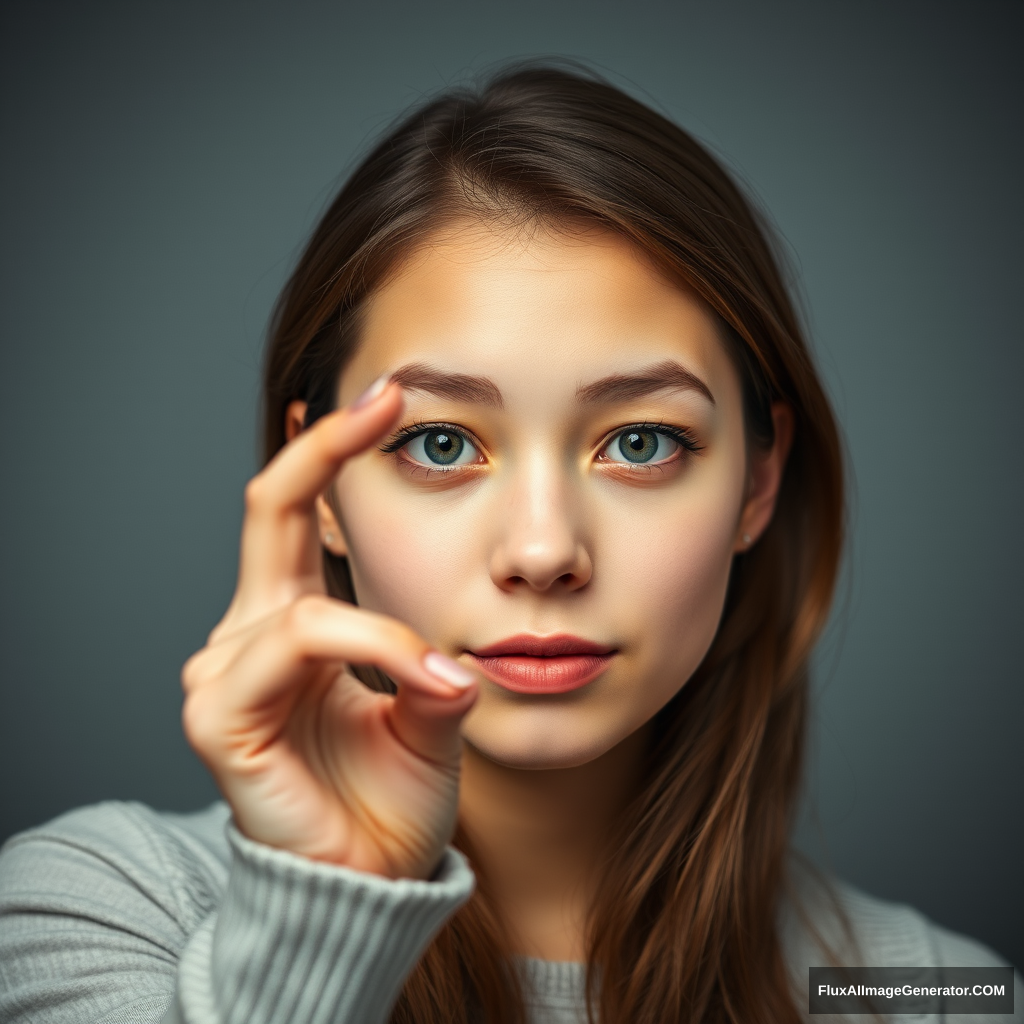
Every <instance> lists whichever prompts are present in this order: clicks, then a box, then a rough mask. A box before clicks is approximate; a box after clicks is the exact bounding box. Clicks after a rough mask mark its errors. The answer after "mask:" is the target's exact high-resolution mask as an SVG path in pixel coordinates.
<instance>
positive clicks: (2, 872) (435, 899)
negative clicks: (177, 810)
mask: <svg viewBox="0 0 1024 1024" xmlns="http://www.w3.org/2000/svg"><path fill="white" fill-rule="evenodd" d="M218 831H219V834H220V836H221V837H222V836H223V831H222V830H218ZM229 839H230V847H228V846H226V845H225V844H224V843H223V839H222V838H221V839H220V845H221V847H223V849H219V850H215V851H213V852H211V850H210V849H207V848H206V846H204V845H203V844H202V843H197V842H195V841H193V840H194V836H190V835H189V833H188V832H187V831H186V830H182V829H179V828H177V827H176V826H175V824H174V821H173V820H172V819H171V817H170V816H163V815H158V814H156V813H154V812H152V811H149V810H148V808H144V807H141V806H139V805H126V804H103V805H98V806H97V807H92V808H85V809H82V810H79V811H75V812H72V813H71V814H70V815H65V816H64V817H63V818H60V819H57V821H55V822H52V823H50V825H47V826H44V827H42V828H40V829H34V830H32V831H31V832H28V833H23V834H22V835H21V836H16V837H15V838H14V839H12V840H11V841H10V842H9V843H8V844H7V846H6V847H5V849H4V852H3V854H2V855H0V1020H3V1021H4V1022H10V1024H15V1022H17V1024H27V1022H34V1024H35V1022H39V1024H41V1022H44V1021H45V1022H46V1024H86V1022H88V1024H157V1022H161V1021H165V1022H167V1024H172V1022H174V1024H179V1022H180V1024H233V1022H235V1021H246V1022H252V1024H262V1022H268V1024H269V1022H271V1021H275V1022H276V1021H289V1022H294V1024H321V1022H328V1021H329V1022H331V1024H354V1022H359V1024H364V1022H366V1024H371V1022H376V1021H384V1020H386V1018H387V1015H388V1012H389V1010H390V1008H391V1006H392V1004H393V1002H394V1000H395V998H396V997H397V995H398V993H399V991H400V990H401V986H402V984H403V982H404V980H405V978H406V976H407V975H408V973H409V971H410V970H411V969H412V968H413V966H414V965H415V963H416V961H417V960H418V958H419V957H420V956H421V955H422V953H423V951H424V949H425V948H426V947H427V945H428V944H429V942H430V940H431V938H432V937H433V935H434V934H435V932H436V931H437V929H438V928H440V927H441V925H442V924H443V923H444V921H445V919H446V918H447V917H448V916H450V915H451V914H452V913H454V912H455V910H457V909H458V907H459V906H460V905H461V904H462V903H464V902H465V900H466V899H468V897H469V895H470V893H471V892H472V888H473V874H472V872H471V871H470V869H469V867H468V865H467V864H466V862H465V860H464V859H463V858H462V856H461V855H460V854H459V853H457V852H456V851H454V850H449V851H447V852H446V854H445V857H444V859H443V861H442V863H441V865H440V867H439V869H438V873H437V875H436V876H435V878H434V879H432V880H431V881H427V882H420V881H413V880H398V881H390V880H388V879H383V878H379V877H377V876H373V875H367V874H363V873H360V872H356V871H351V870H348V869H346V868H341V867H335V866H333V865H326V864H318V863H315V862H313V861H308V860H306V859H304V858H301V857H297V856H294V855H292V854H288V853H285V852H283V851H280V850H273V849H271V848H269V847H265V846H262V845H260V844H258V843H254V842H252V841H250V840H248V839H246V838H245V837H243V836H241V835H240V834H238V833H237V832H235V831H234V830H233V829H229Z"/></svg>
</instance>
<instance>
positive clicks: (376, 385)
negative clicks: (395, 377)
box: [349, 374, 391, 411]
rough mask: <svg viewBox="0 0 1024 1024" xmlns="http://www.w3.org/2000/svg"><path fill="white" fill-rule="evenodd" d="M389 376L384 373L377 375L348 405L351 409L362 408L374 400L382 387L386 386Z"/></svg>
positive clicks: (380, 392) (378, 395) (381, 390)
mask: <svg viewBox="0 0 1024 1024" xmlns="http://www.w3.org/2000/svg"><path fill="white" fill-rule="evenodd" d="M390 379H391V378H390V377H389V376H388V375H387V374H385V375H384V376H383V377H378V378H377V379H376V380H375V381H374V382H373V383H372V384H371V385H370V386H369V387H368V388H367V389H366V390H365V391H364V392H363V393H362V394H361V395H360V396H359V397H358V398H357V399H356V400H355V401H354V402H353V403H352V404H351V405H350V406H349V408H350V409H351V410H353V411H355V410H356V409H363V408H365V407H366V406H368V405H369V404H370V403H371V402H373V401H376V399H378V398H379V397H380V396H381V394H382V393H383V391H384V389H385V388H386V387H387V386H388V381H389V380H390Z"/></svg>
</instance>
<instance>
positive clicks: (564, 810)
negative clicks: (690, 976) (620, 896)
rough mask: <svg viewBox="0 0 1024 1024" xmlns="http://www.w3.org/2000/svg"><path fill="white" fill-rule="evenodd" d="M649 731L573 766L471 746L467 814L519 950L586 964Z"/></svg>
mask: <svg viewBox="0 0 1024 1024" xmlns="http://www.w3.org/2000/svg"><path fill="white" fill-rule="evenodd" d="M648 741H649V729H648V728H646V727H645V728H642V729H639V730H637V732H635V733H633V734H632V735H631V736H629V737H627V738H626V739H625V740H623V741H622V742H621V743H619V744H618V745H617V746H615V747H613V748H612V749H611V750H609V751H608V752H607V753H605V754H603V755H602V756H601V757H598V758H596V759H595V760H593V761H590V762H588V763H587V764H583V765H578V766H576V767H572V768H549V769H534V770H530V769H522V768H510V767H508V766H507V765H502V764H498V763H496V762H495V761H492V760H490V759H489V758H487V757H486V756H485V755H484V754H482V753H480V751H478V750H476V749H475V748H473V747H471V746H469V744H467V745H466V747H465V751H464V754H463V759H462V781H461V787H460V798H459V815H460V819H461V821H462V826H463V829H464V830H465V832H466V833H467V835H468V837H469V839H470V841H471V842H472V844H473V849H474V853H475V855H476V857H477V860H478V861H479V867H480V869H481V871H482V873H483V874H484V875H485V876H486V879H487V886H488V889H489V891H490V893H491V896H492V898H493V899H494V901H495V903H496V904H497V909H498V911H499V912H500V913H501V915H502V917H503V918H504V921H505V924H506V926H507V927H508V929H509V938H510V941H511V946H512V952H514V953H519V954H522V955H526V956H536V957H541V958H543V959H548V960H583V959H585V954H586V950H585V945H586V941H585V928H586V916H587V911H588V909H589V906H590V903H591V901H592V899H593V896H594V883H595V877H596V873H595V869H596V867H597V866H598V864H599V861H600V859H601V857H602V855H603V854H604V853H605V852H606V851H607V849H608V842H609V840H610V838H611V836H612V833H613V829H614V826H615V823H616V821H617V819H618V816H619V815H620V814H621V812H622V811H623V809H624V808H625V806H626V805H627V803H628V802H629V800H630V799H631V797H632V796H633V795H634V794H635V792H636V789H637V786H638V785H639V783H640V775H641V769H642V764H643V758H644V753H645V751H646V748H647V743H648Z"/></svg>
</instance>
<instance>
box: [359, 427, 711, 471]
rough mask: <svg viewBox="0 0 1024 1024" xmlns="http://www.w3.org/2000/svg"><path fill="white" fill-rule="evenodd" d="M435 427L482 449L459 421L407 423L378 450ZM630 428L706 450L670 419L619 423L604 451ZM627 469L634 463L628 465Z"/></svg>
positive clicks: (397, 446) (386, 451)
mask: <svg viewBox="0 0 1024 1024" xmlns="http://www.w3.org/2000/svg"><path fill="white" fill-rule="evenodd" d="M432 430H447V431H448V432H449V433H452V434H458V435H459V436H460V437H462V438H464V439H465V440H466V441H468V442H469V443H470V444H471V445H473V447H474V448H476V449H477V451H480V450H482V445H481V444H480V442H479V441H477V439H476V438H475V437H473V435H472V434H470V433H469V432H468V431H467V430H466V429H465V427H460V426H458V425H457V424H455V423H445V422H437V423H413V424H410V425H409V426H408V427H403V428H402V429H401V430H399V431H397V432H396V433H394V434H393V435H392V436H391V437H389V438H388V440H387V441H385V442H384V443H383V444H382V445H380V446H379V447H378V451H381V452H383V453H384V454H386V455H391V454H393V453H395V452H397V451H398V450H399V449H400V448H404V447H405V446H406V445H407V444H408V443H409V442H410V441H411V440H412V439H413V438H414V437H419V436H420V435H421V434H426V433H428V432H430V431H432ZM627 430H649V431H652V432H653V433H658V434H664V435H665V436H666V437H670V438H671V439H672V440H673V441H675V442H676V443H677V444H678V445H679V446H680V447H681V448H683V449H684V450H685V451H687V452H689V453H690V454H691V455H696V454H697V453H698V452H700V451H703V449H704V446H703V445H702V444H700V442H698V440H697V439H696V437H694V435H693V434H692V433H691V432H690V431H689V430H687V429H686V428H685V427H675V426H672V424H670V423H628V424H626V426H623V427H616V428H615V430H613V431H612V432H611V433H609V434H606V435H605V438H604V440H603V441H602V442H601V445H600V451H604V449H605V448H607V447H608V445H609V444H611V442H612V441H613V440H614V439H615V438H616V437H618V436H619V435H620V434H624V433H625V432H626V431H627ZM466 468H468V467H466V466H452V467H451V468H450V469H449V468H445V467H443V466H424V467H423V469H425V470H426V471H427V472H429V473H451V472H454V471H455V470H457V469H466ZM626 468H627V471H628V470H629V468H630V467H626ZM636 468H637V469H642V468H644V467H643V466H637V467H636ZM646 468H647V469H648V470H650V469H652V468H654V467H651V466H648V467H646Z"/></svg>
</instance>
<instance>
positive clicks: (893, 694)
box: [0, 0, 1024, 965]
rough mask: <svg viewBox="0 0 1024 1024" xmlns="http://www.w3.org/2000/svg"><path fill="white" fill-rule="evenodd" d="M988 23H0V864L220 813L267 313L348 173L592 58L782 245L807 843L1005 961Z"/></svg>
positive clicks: (30, 7) (1013, 727)
mask: <svg viewBox="0 0 1024 1024" xmlns="http://www.w3.org/2000/svg"><path fill="white" fill-rule="evenodd" d="M1022 10H1024V7H1022V5H1021V4H1019V3H1016V2H1013V3H1010V2H1007V3H996V2H979V0H969V2H967V0H965V2H961V3H957V4H952V5H950V4H944V3H940V2H936V0H929V2H927V3H911V2H901V0H887V2H884V3H870V2H858V3H853V2H849V3H845V2H844V3H839V2H826V0H807V2H800V3H785V2H779V0H771V2H767V3H766V2H764V0H751V2H746V3H743V2H737V0H711V2H700V3H691V2H679V3H671V4H669V3H660V4H659V3H651V2H645V0H630V2H628V3H627V2H616V3H601V2H595V0H587V2H586V3H574V2H566V0H543V2H534V0H529V2H520V3H517V4H515V5H512V4H507V5H503V4H491V3H484V2H480V0H476V2H473V3H468V2H467V3H459V2H444V3H412V2H410V3H396V2H391V0H384V2H381V0H377V2H374V3H373V4H367V3H364V2H359V3H355V2H349V3H339V2H320V3H313V2H304V3H296V2H294V0H293V2H290V3H283V2H281V3H273V4H271V3H255V2H250V3H245V4H242V3H237V4H231V3H223V2H222V3H188V2H182V0H176V2H174V3H159V4H138V3H125V4H121V5H119V4H114V3H97V2H90V3H74V4H53V3H45V2H40V0H36V2H33V3H31V4H28V3H11V2H7V3H6V4H5V6H4V9H3V14H2V18H3V25H2V39H3V42H2V44H0V45H2V48H3V49H2V53H0V68H2V75H3V79H4V84H3V105H4V110H3V122H2V133H3V134H2V139H3V149H4V160H3V171H2V173H3V181H2V186H0V201H2V207H3V212H2V253H3V256H2V258H3V270H2V288H3V297H2V309H0V317H2V364H0V417H2V425H0V446H2V450H0V458H2V462H0V473H2V476H0V487H2V505H0V516H2V520H0V600H2V606H0V630H2V645H0V649H2V654H0V657H2V662H0V688H2V690H0V694H2V705H0V779H2V790H0V797H2V817H0V835H6V834H9V833H10V832H12V831H14V830H17V829H20V828H23V827H25V826H28V825H31V824H33V823H36V822H39V821H41V820H43V819H45V818H47V817H48V816H51V815H54V814H56V813H58V812H60V811H63V810H65V809H67V808H70V807H72V806H74V805H76V804H81V803H85V802H88V801H95V800H99V799H103V798H108V797H118V798H132V799H141V800H145V801H148V802H150V803H152V804H155V805H156V806H158V807H163V808H177V809H186V808H192V807H197V806H199V805H202V804H203V803H204V802H205V801H208V800H210V799H212V798H213V797H214V794H215V791H214V789H213V786H212V785H211V783H210V782H209V780H208V779H207V778H206V776H205V774H204V771H203V769H202V768H201V766H200V765H199V764H198V763H197V762H196V761H195V760H194V758H193V757H192V756H191V754H190V752H189V751H188V749H187V747H186V745H185V743H184V741H183V740H182V738H181V735H180V729H179V726H178V713H179V704H180V698H179V692H178V671H179V667H180V665H181V663H182V662H183V661H184V659H185V658H186V657H187V656H188V654H189V653H190V652H191V651H193V650H194V649H195V648H196V647H198V646H199V645H201V643H202V642H203V638H204V636H205V633H206V631H207V630H208V629H209V628H210V627H211V626H212V624H213V623H214V622H215V621H216V619H217V618H218V617H219V615H220V613H221V612H222V610H223V608H224V606H225V604H226V602H227V600H228V598H229V595H230V592H231V589H232V582H233V577H234V572H235V564H236V547H237V534H238V528H239V521H240V512H241V506H240V492H241V488H242V485H243V482H244V481H245V480H246V478H247V477H248V476H249V474H250V473H251V472H252V471H253V468H254V465H255V457H254V450H255V442H254V437H255V420H256V414H255V400H256V395H257V377H258V367H259V359H260V347H261V340H262V333H263V330H264V326H265V321H266V317H267V312H268V309H269V307H270V303H271V302H272V300H273V297H274V295H275V293H276V291H277V289H278V287H279V286H280V284H281V282H282V280H283V278H284V275H285V274H286V272H287V270H288V268H289V267H290V265H291V264H292V261H293V259H294V258H295V255H296V253H297V250H298V247H299V246H300V245H301V242H302V240H303V238H304V237H305V236H306V234H307V233H308V231H309V229H310V227H311V226H312V224H313V222H314V220H315V218H316V215H317V213H318V211H319V210H320V209H322V207H323V204H324V203H325V202H326V200H327V199H328V197H329V196H330V195H331V193H332V190H333V189H334V188H335V186H336V184H337V182H338V180H339V175H340V173H341V172H342V171H343V169H344V168H346V167H349V166H351V163H352V161H353V159H354V158H355V156H356V155H357V154H358V153H360V152H361V151H363V150H364V149H365V146H366V144H367V142H368V140H369V139H370V138H371V137H372V136H373V134H374V133H375V132H377V131H378V130H379V129H380V128H381V127H382V125H383V124H384V123H386V122H387V121H388V120H389V119H390V118H391V117H392V116H394V115H395V114H396V113H397V112H399V111H400V110H401V109H402V108H403V107H405V106H406V105H407V104H408V103H410V102H412V101H414V100H416V99H417V98H419V97H421V96H423V95H425V94H427V93H430V92H432V91H434V90H436V89H438V88H439V87H441V86H443V85H445V84H448V83H450V82H453V81H457V80H459V79H460V77H464V76H465V75H466V74H467V73H473V72H476V71H479V70H480V69H482V68H486V67H487V66H489V65H490V64H491V63H492V62H494V61H496V60H500V59H503V58H506V57H511V56H524V55H529V54H538V53H546V54H565V55H573V56H577V57H582V58H586V59H588V60H591V61H594V62H595V63H596V64H597V65H598V66H599V67H601V68H604V69H606V70H607V71H608V72H609V73H610V74H612V75H613V76H614V77H615V79H616V80H617V81H619V82H620V84H623V85H625V86H626V87H627V88H629V89H631V90H633V91H634V92H636V93H637V94H638V95H640V96H642V97H643V96H646V97H647V98H648V99H649V101H651V102H655V103H656V104H658V105H659V106H660V108H661V109H662V110H663V111H665V112H667V113H668V114H669V115H670V116H672V117H674V118H676V119H678V120H679V121H680V122H681V123H682V124H683V125H685V126H686V127H688V128H689V129H691V130H692V131H693V132H695V133H696V134H697V135H698V136H700V137H701V138H702V139H704V140H705V141H706V142H707V143H708V144H709V145H710V146H711V147H712V148H713V149H714V150H715V151H716V152H718V153H719V154H721V155H722V156H723V157H724V158H725V159H726V160H727V162H728V163H729V165H730V166H731V167H733V168H734V170H735V171H736V172H737V173H738V174H739V175H740V176H741V177H742V178H743V179H745V180H746V181H747V182H749V183H750V184H751V187H752V188H753V189H754V190H755V192H756V194H757V195H758V196H759V197H760V199H761V201H762V202H763V203H764V205H765V206H767V208H768V209H769V210H770V211H771V214H772V216H773V217H774V219H775V221H776V223H777V224H778V226H779V228H780V230H781V231H782V233H783V235H784V237H785V239H786V240H787V243H788V245H789V246H790V247H791V249H792V252H793V255H794V261H795V265H796V267H797V270H798V274H799V286H800V288H801V289H802V291H803V294H804V296H805V299H806V302H807V306H808V310H809V314H808V315H809V320H810V323H811V326H812V330H813V334H814V337H815V341H816V345H817V348H818V353H819V359H820V363H821V366H822V368H823V372H824V374H825V377H826V379H827V381H828V383H829V387H830V389H831V392H832V394H833V397H834V400H835V403H836V407H837V409H838V412H839V415H840V418H841V420H842V423H843V425H844V429H845V432H846V437H847V439H848V444H849V450H850V453H851V460H852V468H853V474H854V477H855V482H856V494H855V504H854V509H855V527H854V532H853V539H852V545H851V553H850V558H849V562H848V573H847V582H846V585H845V587H844V591H843V594H844V596H843V599H842V600H841V603H840V609H839V611H838V613H837V615H836V616H835V620H834V625H833V628H832V629H831V631H830V633H829V636H828V637H827V639H826V641H825V643H824V644H823V646H822V653H821V656H820V658H819V662H820V664H819V671H818V674H817V675H818V682H817V684H816V686H817V691H816V692H817V694H818V701H817V708H816V712H815V729H814V741H813V752H812V760H811V766H810V772H809V787H808V789H809V794H810V796H809V800H808V808H809V811H808V813H807V814H806V815H805V820H804V823H803V825H802V826H801V829H800V836H801V842H802V843H803V844H804V845H805V846H808V847H809V848H811V849H813V850H814V851H815V854H816V856H819V857H822V858H826V859H828V860H829V862H830V863H831V864H832V865H833V866H834V867H835V869H836V870H837V871H839V872H840V873H841V874H842V875H843V876H845V877H846V878H847V879H849V880H850V881H852V882H854V883H856V884H858V885H860V886H862V887H863V888H865V889H867V890H869V891H871V892H873V893H876V894H878V895H881V896H884V897H888V898H891V899H896V900H901V901H906V902H909V903H912V904H914V905H916V906H918V907H919V908H921V909H922V910H923V911H924V912H925V913H927V914H929V915H930V916H932V917H933V918H934V919H935V920H937V921H939V922H941V923H942V924H944V925H947V926H949V927H952V928H955V929H958V930H962V931H965V932H968V933H970V934H972V935H975V936H977V937H979V938H981V939H983V940H984V941H986V942H988V943H989V944H991V945H992V946H994V947H995V948H996V949H997V950H999V951H1000V952H1001V953H1003V954H1004V955H1005V956H1007V957H1009V958H1010V959H1011V960H1013V961H1014V962H1015V963H1016V964H1018V965H1021V964H1024V936H1022V931H1024V929H1022V926H1021V922H1022V920H1024V905H1022V904H1024V899H1022V896H1024V872H1022V871H1021V870H1020V865H1021V864H1024V842H1022V828H1021V822H1022V814H1021V797H1020V793H1021V780H1022V779H1024V770H1022V767H1024V766H1022V744H1021V742H1020V735H1021V721H1022V711H1024V708H1022V699H1024V698H1022V694H1024V687H1022V685H1021V683H1022V670H1021V665H1020V636H1021V626H1022V623H1024V614H1022V607H1021V605H1022V601H1021V579H1022V572H1021V570H1022V539H1021V535H1022V527H1021V524H1022V522H1024V517H1022V515H1021V511H1022V501H1021V498H1022V495H1021V470H1022V465H1021V462H1022V460H1021V454H1020V451H1021V448H1020V446H1021V440H1022V436H1024V433H1022V429H1021V427H1022V423H1021V419H1022V410H1024V402H1022V401H1021V397H1020V386H1021V382H1022V380H1024V375H1022V365H1021V364H1022V346H1021V337H1020V333H1021V332H1020V323H1021V317H1020V313H1019V310H1018V303H1019V301H1020V294H1021V283H1022V281H1024V274H1022V269H1024V268H1022V265H1021V264H1022V260H1021V246H1020V240H1021V229H1022V217H1021V212H1022V211H1021V206H1022V201H1021V184H1020V183H1021V180H1024V179H1022V178H1021V143H1020V139H1021V124H1020V111H1021V104H1020V99H1021V78H1020V72H1019V70H1017V69H1019V67H1020V65H1021V61H1020V41H1021V28H1022V25H1021V21H1022V17H1021V15H1022Z"/></svg>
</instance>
